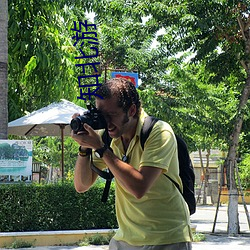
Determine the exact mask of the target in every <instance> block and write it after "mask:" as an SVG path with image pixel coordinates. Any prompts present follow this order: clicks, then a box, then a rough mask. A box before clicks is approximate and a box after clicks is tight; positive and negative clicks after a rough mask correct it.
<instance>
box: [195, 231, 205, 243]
mask: <svg viewBox="0 0 250 250" xmlns="http://www.w3.org/2000/svg"><path fill="white" fill-rule="evenodd" d="M205 240H206V236H205V234H202V233H193V242H200V241H205Z"/></svg>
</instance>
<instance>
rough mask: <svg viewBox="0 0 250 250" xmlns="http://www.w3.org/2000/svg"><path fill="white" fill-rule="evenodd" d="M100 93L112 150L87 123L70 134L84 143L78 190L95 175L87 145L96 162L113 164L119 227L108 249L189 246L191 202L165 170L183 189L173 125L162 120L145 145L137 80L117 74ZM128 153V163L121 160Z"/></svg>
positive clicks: (98, 101) (85, 187) (99, 105)
mask: <svg viewBox="0 0 250 250" xmlns="http://www.w3.org/2000/svg"><path fill="white" fill-rule="evenodd" d="M97 94H98V95H100V96H102V97H103V99H100V98H96V107H97V109H98V110H100V111H101V113H102V114H103V116H104V118H105V120H106V122H107V129H108V133H109V136H110V137H111V138H113V139H112V142H111V145H110V147H111V148H112V150H113V152H112V150H110V149H109V148H108V147H107V146H106V145H105V144H104V142H103V141H102V139H101V136H100V135H99V134H98V133H97V132H96V131H94V130H93V129H92V128H91V127H90V126H88V125H87V124H84V128H85V130H86V132H84V133H81V134H74V133H72V138H73V139H74V140H75V141H76V142H78V144H79V145H80V153H79V156H78V158H77V161H76V166H75V179H74V183H75V188H76V190H77V191H78V192H85V191H87V190H88V189H89V188H90V187H91V186H92V185H93V183H94V182H95V180H96V178H97V174H96V173H95V172H93V171H92V170H91V167H90V156H89V150H88V148H91V149H93V151H95V152H97V154H96V155H97V156H98V157H95V158H94V165H95V166H96V167H98V168H100V169H104V168H107V167H109V169H110V170H111V171H112V173H113V175H114V177H115V181H116V185H115V188H116V216H117V221H118V224H119V229H118V231H117V233H116V234H115V236H114V238H113V239H112V240H111V242H110V249H111V250H115V249H124V250H133V249H161V250H165V249H166V250H186V249H188V250H189V249H191V239H192V236H191V229H190V225H189V211H188V207H187V204H186V203H185V201H184V199H183V197H182V195H181V194H180V192H179V191H178V189H177V188H176V186H175V185H174V184H173V182H172V181H171V180H169V179H168V178H167V177H166V176H165V175H164V174H163V173H167V174H168V175H169V176H170V177H171V179H173V180H174V181H175V182H177V183H178V184H179V186H180V187H181V188H182V183H181V179H180V177H179V167H178V155H177V143H176V139H175V136H174V132H173V130H172V129H171V127H170V125H169V124H167V123H166V122H163V121H158V122H157V123H156V124H155V125H154V127H153V130H152V131H151V133H150V135H149V137H148V140H147V141H146V143H145V146H144V150H142V148H141V145H140V132H141V128H142V125H143V121H144V118H145V117H146V116H147V114H146V113H145V112H144V110H143V109H142V108H141V104H140V99H139V95H138V93H137V91H136V89H135V87H134V85H133V84H132V83H131V82H129V81H127V80H125V79H122V78H114V79H111V80H109V81H107V82H106V83H104V84H103V85H102V86H101V87H100V89H99V90H98V92H97ZM125 158H126V162H124V161H123V160H122V159H125Z"/></svg>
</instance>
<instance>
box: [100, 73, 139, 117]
mask: <svg viewBox="0 0 250 250" xmlns="http://www.w3.org/2000/svg"><path fill="white" fill-rule="evenodd" d="M96 94H98V95H100V96H102V97H103V99H110V98H112V97H114V96H116V97H117V100H118V103H117V104H118V107H120V108H122V109H123V111H124V112H125V113H126V112H128V110H129V108H130V107H131V106H132V105H133V104H135V106H136V114H135V116H136V117H138V116H139V113H140V107H141V101H140V98H139V94H138V92H137V90H136V88H135V86H134V84H133V83H132V82H131V81H128V80H126V79H124V78H112V79H110V80H108V81H107V82H105V83H104V84H102V86H101V87H100V88H99V89H98V90H97V91H96ZM97 98H98V97H97Z"/></svg>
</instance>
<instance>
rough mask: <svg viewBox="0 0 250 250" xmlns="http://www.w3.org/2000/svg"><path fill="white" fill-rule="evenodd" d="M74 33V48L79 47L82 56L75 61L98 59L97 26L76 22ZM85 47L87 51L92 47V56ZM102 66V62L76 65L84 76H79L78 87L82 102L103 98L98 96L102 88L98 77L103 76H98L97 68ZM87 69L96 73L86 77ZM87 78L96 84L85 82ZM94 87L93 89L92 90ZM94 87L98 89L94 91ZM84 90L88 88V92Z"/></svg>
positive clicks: (79, 97) (85, 22)
mask: <svg viewBox="0 0 250 250" xmlns="http://www.w3.org/2000/svg"><path fill="white" fill-rule="evenodd" d="M71 30H72V31H74V32H75V34H74V36H73V37H72V39H73V40H74V44H73V45H74V46H75V47H76V46H78V47H80V48H79V52H80V55H79V56H77V57H75V59H78V60H81V59H85V58H96V57H98V48H97V46H98V44H99V43H98V39H97V33H96V32H95V30H96V25H95V24H88V23H87V20H85V21H84V22H78V23H77V22H75V21H74V28H72V29H71ZM84 45H85V49H86V46H87V45H88V46H90V51H91V52H90V54H87V53H86V52H85V51H84ZM99 65H100V62H94V63H78V64H75V66H76V67H81V70H82V74H83V75H81V76H78V86H79V90H80V96H78V97H77V98H78V99H82V100H85V101H86V100H87V97H88V100H90V99H91V96H92V95H93V96H98V97H99V98H102V97H101V96H99V95H97V94H96V91H97V90H98V88H99V87H100V86H101V84H99V81H98V77H100V76H101V75H100V74H98V69H97V66H99ZM86 67H91V69H92V70H94V72H93V73H92V74H91V75H85V74H86V72H85V69H86ZM86 78H92V79H94V80H95V84H89V83H86V82H84V81H85V80H86ZM91 87H92V89H91ZM93 87H96V89H94V90H93ZM83 88H88V89H87V90H88V91H87V92H86V91H84V90H83Z"/></svg>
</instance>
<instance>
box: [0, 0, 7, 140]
mask: <svg viewBox="0 0 250 250" xmlns="http://www.w3.org/2000/svg"><path fill="white" fill-rule="evenodd" d="M7 33H8V1H7V0H3V1H1V2H0V121H1V122H0V139H7V135H8V133H7V131H8V101H7V100H8V80H7V75H8V66H7V65H8V64H7V63H8V62H7V61H8V41H7Z"/></svg>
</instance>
